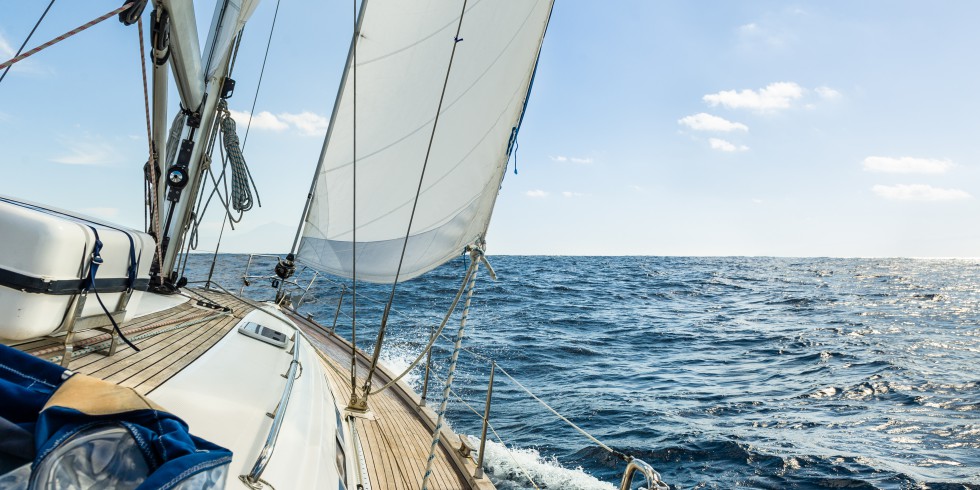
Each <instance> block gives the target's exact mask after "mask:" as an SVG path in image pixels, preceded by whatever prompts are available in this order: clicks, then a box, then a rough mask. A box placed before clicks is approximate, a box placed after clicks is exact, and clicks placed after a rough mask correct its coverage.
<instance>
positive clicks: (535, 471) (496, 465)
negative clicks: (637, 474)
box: [469, 436, 616, 490]
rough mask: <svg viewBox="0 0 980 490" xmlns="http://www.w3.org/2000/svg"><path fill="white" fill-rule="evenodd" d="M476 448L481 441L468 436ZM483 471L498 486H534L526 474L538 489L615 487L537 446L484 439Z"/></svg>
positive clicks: (600, 488)
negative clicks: (570, 466)
mask: <svg viewBox="0 0 980 490" xmlns="http://www.w3.org/2000/svg"><path fill="white" fill-rule="evenodd" d="M469 437H470V441H472V442H473V444H474V445H475V446H477V447H479V444H480V440H479V439H478V438H475V437H473V436H469ZM486 451H487V457H486V460H485V461H484V468H485V471H486V472H487V474H488V475H489V476H491V477H492V479H493V480H494V482H495V483H496V485H497V488H500V489H502V490H503V489H518V488H533V486H532V485H531V484H530V483H529V482H528V477H530V478H531V479H533V480H534V484H535V485H537V486H538V487H539V488H543V489H544V488H554V489H557V488H560V489H567V490H614V489H615V488H616V487H615V486H613V485H612V484H611V483H606V482H604V481H601V480H599V479H597V478H595V477H594V476H592V475H589V474H588V473H586V472H585V471H583V470H582V468H581V467H579V468H575V469H569V468H565V467H563V466H561V464H559V463H558V461H557V460H555V459H554V458H546V457H544V456H541V454H540V453H539V452H538V451H537V450H536V449H527V448H512V447H505V446H504V445H502V444H499V443H496V442H493V441H490V440H488V441H487V449H486Z"/></svg>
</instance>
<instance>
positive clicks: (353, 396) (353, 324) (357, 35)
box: [293, 0, 371, 408]
mask: <svg viewBox="0 0 980 490" xmlns="http://www.w3.org/2000/svg"><path fill="white" fill-rule="evenodd" d="M353 4H354V40H353V41H352V42H351V64H350V66H351V76H352V80H351V83H352V84H353V96H354V97H353V101H352V109H351V130H352V131H351V133H352V136H351V138H352V140H353V142H352V144H351V153H352V155H351V156H352V158H353V160H354V161H353V162H352V165H353V167H352V178H351V188H352V189H351V191H352V192H351V202H352V203H353V206H351V219H352V221H351V222H352V223H353V224H354V234H353V236H352V240H353V243H352V244H351V264H350V266H351V299H350V304H351V306H350V307H351V320H350V349H351V354H350V404H351V406H357V405H358V403H357V43H358V42H359V41H360V40H361V32H360V29H359V27H360V20H361V19H359V18H358V15H357V0H354V1H353ZM366 6H367V0H362V3H361V8H362V9H366ZM338 102H339V101H338ZM325 148H326V143H324V149H325ZM320 162H323V155H321V156H320ZM313 178H314V179H319V178H320V176H319V175H314V176H313ZM315 181H316V180H314V182H315ZM303 219H304V220H305V219H306V216H304V217H303ZM300 224H301V225H302V223H300ZM293 248H296V247H295V244H294V246H293ZM368 379H371V371H369V372H368ZM366 391H367V390H365V392H366ZM364 398H365V400H364V404H365V405H367V394H366V393H365V395H364ZM365 408H366V407H365Z"/></svg>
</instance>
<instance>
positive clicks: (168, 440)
mask: <svg viewBox="0 0 980 490" xmlns="http://www.w3.org/2000/svg"><path fill="white" fill-rule="evenodd" d="M71 375H72V373H71V372H70V371H67V370H66V369H64V368H62V367H61V366H58V365H56V364H53V363H50V362H47V361H44V360H41V359H38V358H36V357H34V356H31V355H29V354H25V353H23V352H20V351H18V350H16V349H13V348H10V347H7V346H5V345H0V418H2V419H5V420H6V421H7V422H8V423H7V424H0V439H5V438H6V436H7V435H11V436H13V435H15V434H16V433H17V432H18V429H20V430H21V431H27V432H30V433H33V435H34V451H35V453H34V455H33V458H34V464H35V465H37V464H38V463H39V462H40V461H41V460H42V459H43V458H44V457H46V456H48V455H49V454H50V453H51V451H53V450H54V449H55V448H57V446H58V444H60V443H61V442H63V441H65V440H67V439H68V438H69V437H71V436H72V435H74V434H76V433H78V432H79V431H82V430H86V429H89V428H92V427H96V426H99V425H122V426H123V427H125V428H127V429H128V430H129V432H130V433H131V434H132V435H133V438H134V439H135V440H136V441H137V444H138V445H139V446H140V449H141V450H142V452H143V456H144V457H145V458H146V462H147V466H149V468H150V475H149V476H148V477H147V479H146V480H145V481H144V482H143V484H141V485H140V486H139V487H138V489H139V490H144V489H156V488H168V487H170V486H173V485H174V484H176V483H179V482H180V481H181V480H184V479H186V478H188V477H190V476H192V475H194V474H196V473H198V472H201V471H205V470H209V469H211V468H214V467H216V466H220V465H223V464H228V463H230V462H231V451H228V450H227V449H224V448H222V447H220V446H217V445H214V444H212V443H210V442H208V441H205V440H203V439H200V438H198V437H195V436H192V435H191V434H190V433H189V432H188V427H187V424H186V423H184V421H183V420H181V419H179V418H177V417H176V416H174V415H173V414H170V413H168V412H162V411H159V410H151V409H146V410H134V411H129V412H125V413H120V414H113V415H102V416H90V415H86V414H84V413H82V412H79V411H78V410H75V409H71V408H65V407H59V406H54V407H50V408H48V409H47V410H44V412H41V409H42V408H43V407H44V405H45V403H47V401H48V399H50V398H51V395H52V394H53V393H54V392H55V390H57V388H58V387H59V386H60V385H61V384H62V383H63V382H64V380H66V379H68V378H69V377H70V376H71ZM4 427H6V428H7V429H9V431H8V432H7V433H6V434H5V433H4V432H3V430H4Z"/></svg>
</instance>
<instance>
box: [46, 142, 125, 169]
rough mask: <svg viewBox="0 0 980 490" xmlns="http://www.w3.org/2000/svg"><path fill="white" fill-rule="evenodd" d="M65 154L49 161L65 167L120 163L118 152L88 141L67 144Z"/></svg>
mask: <svg viewBox="0 0 980 490" xmlns="http://www.w3.org/2000/svg"><path fill="white" fill-rule="evenodd" d="M67 146H68V148H67V153H65V154H62V155H59V156H56V157H54V158H52V159H51V161H52V162H55V163H64V164H66V165H108V164H111V163H118V162H120V161H121V156H120V155H119V151H118V150H117V149H116V148H115V147H113V146H112V145H110V144H108V143H101V142H99V143H95V142H90V141H83V142H75V143H69V144H68V145H67Z"/></svg>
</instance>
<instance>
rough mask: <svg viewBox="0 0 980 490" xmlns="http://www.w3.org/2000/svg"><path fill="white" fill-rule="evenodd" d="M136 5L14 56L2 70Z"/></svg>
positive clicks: (130, 4) (114, 11)
mask: <svg viewBox="0 0 980 490" xmlns="http://www.w3.org/2000/svg"><path fill="white" fill-rule="evenodd" d="M134 3H136V2H129V3H127V4H125V5H123V6H122V7H119V8H117V9H115V10H113V11H112V12H109V13H108V14H105V15H103V16H101V17H99V18H96V19H94V20H92V21H90V22H88V23H86V24H83V25H81V26H79V27H76V28H74V29H72V30H70V31H68V32H66V33H64V34H62V35H60V36H58V37H56V38H54V39H52V40H50V41H48V42H46V43H44V44H42V45H40V46H38V47H36V48H34V49H31V50H30V51H28V52H26V53H24V54H22V55H19V56H14V57H13V58H10V59H9V60H7V61H4V62H3V63H2V64H0V69H4V68H7V67H9V66H12V65H13V64H14V63H17V62H18V61H23V60H24V59H26V58H28V57H30V56H33V55H35V54H37V53H38V52H40V51H42V50H44V49H47V48H49V47H51V46H53V45H55V44H58V43H60V42H61V41H64V40H65V39H68V38H69V37H72V36H74V35H75V34H78V33H79V32H82V31H84V30H85V29H88V28H89V27H92V26H94V25H95V24H98V23H99V22H102V21H104V20H106V19H108V18H109V17H112V16H113V15H116V14H118V13H120V12H122V11H123V10H126V9H128V8H130V7H132V6H133V4H134Z"/></svg>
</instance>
